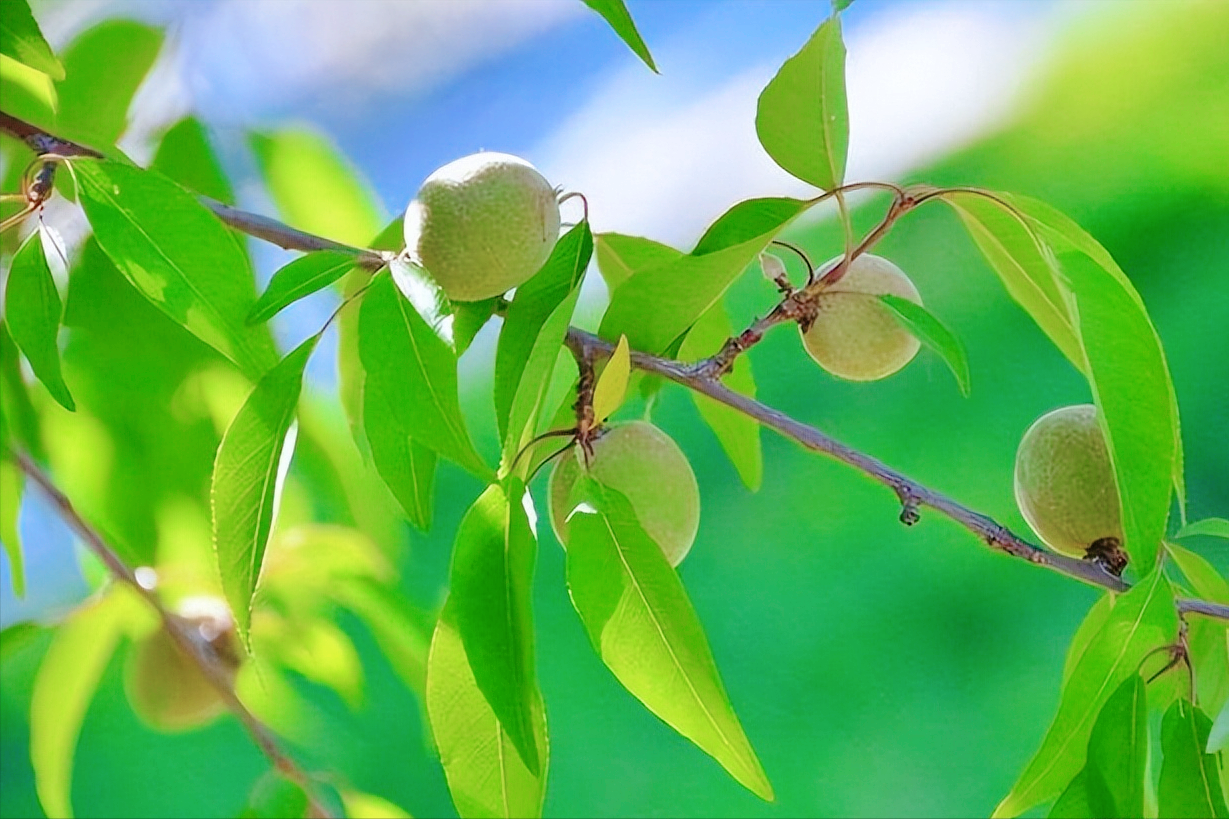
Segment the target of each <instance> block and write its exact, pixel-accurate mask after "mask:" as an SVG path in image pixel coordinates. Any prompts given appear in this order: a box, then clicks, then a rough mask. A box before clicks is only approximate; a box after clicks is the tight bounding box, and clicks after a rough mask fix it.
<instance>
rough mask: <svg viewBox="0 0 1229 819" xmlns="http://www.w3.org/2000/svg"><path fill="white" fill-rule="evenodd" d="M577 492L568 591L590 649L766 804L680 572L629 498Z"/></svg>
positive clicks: (758, 770)
mask: <svg viewBox="0 0 1229 819" xmlns="http://www.w3.org/2000/svg"><path fill="white" fill-rule="evenodd" d="M578 490H579V495H578V496H577V499H578V500H581V501H584V502H585V503H586V504H587V505H588V508H586V507H585V506H581V507H578V509H577V511H576V512H574V513H573V515H572V517H571V519H570V521H569V524H568V526H569V535H568V544H567V571H568V588H569V590H570V592H571V595H572V603H573V605H575V607H576V611H577V612H578V613H579V614H580V618H581V620H582V621H583V622H584V624H585V629H586V631H587V632H588V634H589V641H590V642H591V643H592V644H593V648H594V650H595V651H596V652H597V653H598V655H599V656H601V658H602V661H603V662H604V663H606V665H607V666H608V667H609V668H610V670H611V672H613V673H614V675H615V677H617V678H618V680H619V682H621V683H622V684H623V686H624V687H625V688H627V690H628V691H629V692H631V693H632V694H633V695H634V696H635V697H636V698H637V699H639V700H640V701H641V702H643V703H644V704H645V706H646V707H647V708H648V709H649V710H650V711H652V712H653V713H654V714H656V715H657V716H658V717H660V718H661V719H662V720H664V721H665V722H666V723H667V724H668V725H670V726H671V727H672V728H674V729H675V730H676V731H678V732H679V733H680V734H682V735H683V736H685V737H686V738H688V739H689V740H691V741H692V742H694V743H695V744H696V745H698V746H699V747H700V748H701V749H702V750H703V751H705V752H706V753H708V754H710V755H711V756H712V757H713V758H714V759H716V760H717V761H718V762H719V763H721V765H722V766H724V767H725V769H726V770H727V771H729V772H730V774H731V775H732V776H733V777H734V778H735V779H737V780H738V781H739V782H740V783H741V784H742V785H744V786H745V787H747V788H748V789H749V790H750V791H752V792H753V793H755V794H756V795H757V796H760V797H762V798H763V799H768V800H771V799H772V798H773V793H772V786H771V785H770V784H769V782H768V778H767V777H766V776H765V774H764V769H763V768H762V767H761V766H760V762H759V760H758V759H757V758H756V756H755V751H754V750H753V749H752V748H751V744H750V743H749V742H748V741H747V737H746V735H745V734H744V733H743V729H742V726H741V725H740V724H739V722H738V717H737V716H735V714H734V709H733V708H732V707H731V706H730V700H729V696H728V695H727V694H726V692H725V687H724V686H723V685H722V683H721V676H720V674H719V673H718V671H717V664H716V662H715V661H714V660H713V654H712V651H711V650H710V649H709V646H708V640H707V638H706V637H705V636H704V629H703V626H701V625H700V619H699V617H697V616H696V612H695V609H693V608H692V606H691V601H690V600H688V599H687V593H686V591H684V589H683V584H682V583H681V582H680V581H679V578H678V575H677V574H675V572H674V569H672V568H671V567H670V564H669V563H668V562H667V561H666V558H665V556H664V555H663V554H662V551H661V549H660V548H659V547H658V546H657V544H656V543H654V542H653V540H652V539H651V538H650V537H649V536H648V535H647V534H646V533H645V531H644V529H643V528H642V527H641V525H640V523H639V522H638V521H637V520H636V515H635V512H634V511H633V510H632V507H631V504H630V503H629V502H628V500H627V498H625V497H624V496H623V495H621V494H619V493H618V492H615V491H613V490H611V489H609V488H607V487H603V486H601V485H599V484H597V483H596V482H594V481H590V480H585V481H582V482H581V484H579V485H578Z"/></svg>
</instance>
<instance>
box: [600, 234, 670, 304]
mask: <svg viewBox="0 0 1229 819" xmlns="http://www.w3.org/2000/svg"><path fill="white" fill-rule="evenodd" d="M593 239H594V243H595V245H596V249H597V269H598V272H599V273H601V274H602V279H603V280H605V282H606V287H607V288H609V289H610V290H611V291H614V289H615V288H617V287H618V286H619V285H621V284H623V282H625V281H627V280H628V279H629V278H631V277H632V276H633V275H635V274H636V273H638V272H639V271H641V270H648V269H649V268H651V267H657V266H658V265H662V264H665V263H666V262H672V261H674V260H675V259H677V258H678V257H680V256H683V255H685V254H684V253H683V252H682V251H681V250H675V249H674V248H672V247H669V246H668V245H663V244H661V243H660V242H655V241H653V240H652V239H646V238H644V237H643V236H628V235H626V234H623V233H599V234H597V235H596V236H594V237H593Z"/></svg>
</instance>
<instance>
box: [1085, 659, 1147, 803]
mask: <svg viewBox="0 0 1229 819" xmlns="http://www.w3.org/2000/svg"><path fill="white" fill-rule="evenodd" d="M1147 762H1148V705H1147V695H1146V693H1145V689H1144V680H1143V678H1142V677H1140V676H1139V674H1133V675H1132V676H1131V677H1129V678H1128V679H1127V680H1126V681H1125V682H1123V683H1122V684H1121V685H1119V686H1118V688H1117V689H1115V690H1114V693H1113V694H1111V695H1110V697H1109V699H1108V700H1106V701H1105V705H1104V706H1103V707H1102V708H1101V713H1100V714H1098V715H1097V721H1096V723H1095V724H1094V725H1093V729H1092V735H1091V736H1090V737H1089V740H1088V762H1087V765H1086V767H1085V769H1084V770H1085V772H1086V774H1087V783H1088V794H1089V797H1090V801H1091V803H1092V806H1093V808H1094V810H1095V811H1096V815H1097V816H1104V817H1111V816H1117V817H1123V819H1130V818H1131V817H1135V816H1143V813H1144V774H1145V768H1146V767H1147Z"/></svg>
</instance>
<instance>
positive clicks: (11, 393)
mask: <svg viewBox="0 0 1229 819" xmlns="http://www.w3.org/2000/svg"><path fill="white" fill-rule="evenodd" d="M0 386H3V389H0V429H2V430H3V432H4V436H3V437H2V438H0V447H3V446H6V445H8V442H9V441H13V442H16V443H19V444H21V445H22V446H24V447H25V448H26V449H27V450H28V451H29V452H30V454H31V455H33V456H34V457H36V458H42V457H43V441H42V433H41V431H40V429H39V426H40V424H39V416H38V412H37V411H36V410H35V409H34V404H33V403H31V401H30V393H29V391H28V390H27V389H26V382H25V379H23V378H22V376H21V355H20V353H18V351H17V345H16V344H14V343H13V337H12V336H11V335H10V334H9V328H8V322H7V321H0Z"/></svg>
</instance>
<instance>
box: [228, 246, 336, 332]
mask: <svg viewBox="0 0 1229 819" xmlns="http://www.w3.org/2000/svg"><path fill="white" fill-rule="evenodd" d="M353 269H354V255H353V254H351V253H346V252H344V251H341V250H319V251H316V252H315V253H309V254H307V255H306V256H301V257H300V258H298V259H295V260H294V261H293V262H290V263H289V264H287V265H285V266H284V267H282V268H281V269H279V270H278V271H277V272H276V273H274V274H273V278H272V279H270V280H269V286H268V287H266V288H265V292H264V293H261V294H260V298H259V299H257V301H256V304H254V305H253V306H252V311H251V312H250V313H249V314H248V317H247V323H248V324H256V323H258V322H262V321H268V320H269V319H271V318H273V317H274V316H275V315H277V314H278V313H279V312H281V310H282V309H283V308H285V307H288V306H289V305H291V304H294V303H295V302H296V301H298V300H299V299H301V298H304V297H306V296H310V295H311V294H312V293H315V292H317V291H319V290H323V289H324V288H326V287H328V286H329V285H330V284H332V283H333V282H335V281H337V280H338V279H340V278H341V277H342V276H344V275H346V274H347V273H348V272H350V271H351V270H353Z"/></svg>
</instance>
